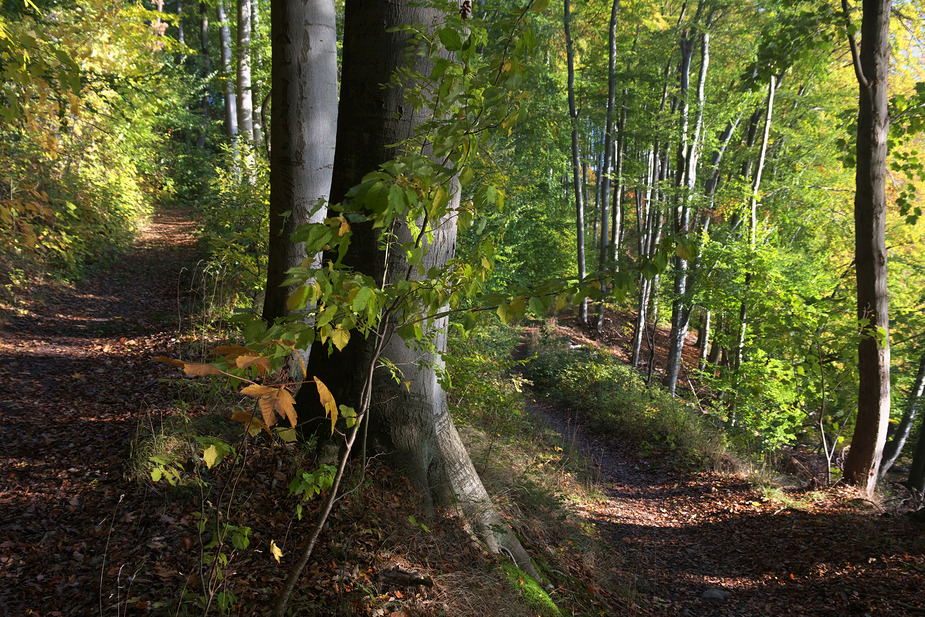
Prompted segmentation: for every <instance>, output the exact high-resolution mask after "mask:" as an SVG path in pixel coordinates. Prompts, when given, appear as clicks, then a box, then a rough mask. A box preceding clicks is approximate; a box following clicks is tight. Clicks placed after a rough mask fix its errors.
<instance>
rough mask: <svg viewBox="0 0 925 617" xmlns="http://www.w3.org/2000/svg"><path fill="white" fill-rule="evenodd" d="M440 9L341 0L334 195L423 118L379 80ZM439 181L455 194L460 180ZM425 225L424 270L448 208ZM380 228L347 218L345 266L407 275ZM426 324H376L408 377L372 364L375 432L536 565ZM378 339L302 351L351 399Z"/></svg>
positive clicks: (387, 278)
mask: <svg viewBox="0 0 925 617" xmlns="http://www.w3.org/2000/svg"><path fill="white" fill-rule="evenodd" d="M441 17H442V14H441V13H440V12H439V11H437V10H435V9H432V8H427V7H423V6H419V5H416V3H414V2H412V0H378V1H377V2H373V3H370V2H366V1H364V0H347V2H346V12H345V23H344V49H343V62H342V79H341V94H340V99H339V100H340V103H339V111H338V120H337V144H338V146H337V148H336V151H335V157H334V175H333V178H332V185H331V201H332V202H341V201H343V200H344V198H345V197H346V194H347V191H348V190H349V189H350V188H351V187H353V186H355V185H356V184H358V183H359V182H360V180H361V179H362V178H363V176H364V175H365V174H366V173H368V172H371V171H374V170H375V169H377V168H378V167H379V165H381V164H382V163H385V162H387V161H389V160H390V159H392V158H393V157H394V156H395V155H396V149H395V146H394V144H400V143H402V142H404V141H405V140H406V139H408V138H409V137H412V136H415V132H416V130H417V128H418V126H419V124H420V123H421V121H423V120H425V119H428V118H429V115H428V114H429V112H428V110H426V109H415V108H412V107H411V106H410V105H409V104H408V102H407V101H406V100H405V98H404V96H403V94H402V89H401V88H400V87H397V86H396V85H395V84H394V83H392V84H390V85H388V86H387V87H384V88H383V87H382V85H381V84H383V82H388V81H389V78H390V76H392V75H393V74H394V73H395V71H396V69H397V68H399V67H402V66H404V65H405V64H406V60H407V58H406V50H405V47H406V44H407V42H408V35H407V33H406V32H405V31H404V30H402V29H399V28H398V27H399V26H401V25H404V24H412V23H419V24H425V25H427V26H436V25H438V24H439V22H440V21H441ZM417 62H418V63H420V64H419V65H418V66H416V67H414V68H415V69H416V70H417V71H420V72H422V73H423V74H425V75H426V74H429V72H430V69H429V67H428V66H427V65H426V61H425V60H424V59H422V58H420V57H417ZM274 88H275V85H274ZM419 145H420V144H419ZM273 149H274V150H275V149H276V144H275V143H274V144H273ZM447 189H448V190H449V191H450V194H451V195H452V196H453V198H454V199H456V200H458V199H459V187H458V185H455V186H450V187H447ZM348 207H349V203H348ZM448 212H454V208H452V207H450V208H449V209H448ZM428 226H429V229H430V230H431V231H432V232H433V241H432V243H430V244H428V251H427V254H426V260H425V263H424V269H425V271H426V270H427V269H429V268H430V267H431V266H435V267H439V266H441V265H443V264H445V263H446V261H447V260H448V259H449V258H450V257H451V256H452V254H453V251H454V247H455V237H456V221H455V215H447V216H446V217H444V218H443V219H442V220H435V221H428ZM389 231H391V232H394V233H395V234H396V236H397V240H395V241H398V242H401V241H402V239H403V238H405V239H407V238H408V235H407V234H408V229H407V227H405V226H402V225H399V226H397V227H396V228H395V229H392V230H389ZM382 233H383V231H382V230H379V229H373V227H372V225H371V224H369V223H357V224H354V225H353V226H352V239H351V244H350V248H349V250H348V252H347V255H346V256H345V258H344V261H343V265H344V266H345V267H347V268H352V269H354V270H356V271H359V272H363V273H365V274H367V275H368V276H371V277H373V278H374V279H375V280H377V281H379V282H382V283H383V284H386V285H388V284H392V283H395V282H397V281H398V280H399V279H402V278H404V277H407V276H411V274H412V273H413V270H412V269H409V268H408V265H407V263H405V262H404V252H403V251H401V250H391V251H388V252H386V251H384V250H383V247H382V244H381V243H380V240H382V239H383V238H382ZM429 332H430V333H432V334H433V336H434V348H433V349H432V350H418V349H412V348H411V347H409V346H408V345H407V344H406V343H405V342H404V341H403V340H402V339H400V338H399V337H397V336H394V335H391V334H390V332H389V331H388V330H386V331H385V332H382V333H381V334H382V336H385V337H386V338H388V341H387V342H386V344H385V347H384V350H383V357H384V358H387V359H388V360H389V361H390V362H391V363H393V364H394V365H395V366H397V367H398V368H399V369H400V370H401V371H402V374H403V377H402V380H403V381H407V382H409V386H408V387H407V388H406V387H405V385H404V384H400V383H397V382H396V380H395V379H394V378H393V376H392V375H391V373H390V372H389V370H388V369H386V368H384V367H378V368H377V369H376V373H375V381H374V390H373V396H372V404H371V408H370V416H369V431H370V434H371V435H373V436H374V437H375V438H376V439H374V440H373V441H376V442H378V443H379V444H380V445H381V448H382V449H383V450H384V451H385V452H387V453H388V454H389V455H390V458H391V460H393V461H394V462H395V463H396V464H398V465H399V466H400V467H401V468H402V469H403V470H404V472H405V474H406V475H407V476H408V478H409V480H410V481H411V483H412V484H413V485H414V487H415V488H416V489H417V490H418V491H420V492H421V494H422V495H423V497H424V499H425V501H426V502H427V503H428V504H432V505H438V504H448V505H453V506H455V507H457V508H458V509H459V511H460V512H461V513H462V516H463V517H464V519H465V520H467V521H468V522H469V524H471V525H472V527H473V529H474V530H475V532H476V533H477V534H478V535H479V536H480V537H481V538H482V539H483V540H484V541H485V542H486V544H487V545H488V546H489V548H491V549H492V550H494V551H496V552H497V551H501V550H504V551H507V552H508V553H509V554H511V555H513V557H514V559H515V561H517V562H518V563H519V564H520V565H521V567H525V568H527V569H528V571H531V570H532V573H535V569H534V568H533V566H532V565H531V563H530V559H529V556H528V555H527V554H526V552H525V551H524V549H523V547H522V546H521V545H520V542H519V541H518V539H517V537H516V536H515V535H514V534H513V533H512V532H511V530H510V529H509V528H508V526H507V525H506V524H505V523H504V521H503V519H501V517H500V515H499V514H498V512H497V510H496V509H495V507H494V505H493V503H492V500H491V498H490V496H489V495H488V493H487V491H486V490H485V488H484V486H483V485H482V482H481V480H480V479H479V477H478V474H477V473H476V471H475V467H474V466H473V465H472V461H471V460H470V458H469V456H468V454H467V453H466V450H465V448H464V447H463V444H462V441H461V440H460V438H459V435H458V433H457V432H456V429H455V426H454V424H453V421H452V418H451V417H450V415H449V410H448V407H447V400H446V393H445V392H444V391H443V388H442V387H441V385H440V383H439V380H438V378H437V374H438V371H439V369H440V368H441V366H442V360H441V355H442V353H443V352H444V351H445V349H446V321H445V320H442V319H441V320H436V322H435V323H433V324H432V325H431V326H430V328H429ZM376 343H377V339H376V337H375V336H370V337H369V338H364V337H363V336H361V335H359V334H357V335H355V336H352V337H351V338H350V342H349V343H348V344H347V346H346V347H344V349H343V350H342V351H333V352H332V353H331V354H330V355H329V354H328V351H327V349H326V348H325V347H324V346H323V345H321V344H320V342H317V343H316V344H315V346H313V348H312V353H311V355H310V358H309V367H308V368H309V375H313V376H317V377H318V378H319V379H321V380H322V381H323V382H324V383H325V384H327V386H328V387H329V388H330V390H331V392H332V394H333V395H334V397H335V400H337V402H338V403H340V404H346V405H350V406H353V407H355V408H359V400H358V397H359V395H360V393H361V392H362V390H363V388H362V384H363V382H364V380H365V379H366V376H365V371H366V370H368V368H369V367H370V365H372V364H374V363H376V360H377V358H376V356H375V351H376ZM296 402H297V411H298V414H299V419H300V423H302V422H305V423H308V425H311V424H312V423H315V422H318V421H319V420H320V419H323V418H324V410H323V409H322V408H321V405H320V402H319V401H318V396H317V394H316V393H312V392H311V389H310V388H303V389H302V390H300V391H299V393H298V395H297V398H296Z"/></svg>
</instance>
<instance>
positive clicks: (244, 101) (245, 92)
mask: <svg viewBox="0 0 925 617" xmlns="http://www.w3.org/2000/svg"><path fill="white" fill-rule="evenodd" d="M237 8H238V40H237V47H238V80H237V95H238V96H237V103H238V129H239V130H240V133H241V136H242V137H244V140H245V141H248V142H250V141H253V137H254V110H253V106H252V105H251V3H250V0H237Z"/></svg>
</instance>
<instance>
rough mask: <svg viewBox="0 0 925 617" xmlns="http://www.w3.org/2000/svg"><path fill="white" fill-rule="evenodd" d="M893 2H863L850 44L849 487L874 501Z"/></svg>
mask: <svg viewBox="0 0 925 617" xmlns="http://www.w3.org/2000/svg"><path fill="white" fill-rule="evenodd" d="M891 6H892V2H891V0H863V2H862V18H861V48H860V51H858V46H857V43H856V41H855V38H854V34H853V31H854V30H853V28H852V27H851V25H850V9H849V7H848V0H842V9H843V11H844V13H845V19H846V21H848V22H849V23H848V27H847V30H848V42H849V45H850V48H851V57H852V60H853V63H854V71H855V75H856V77H857V80H858V91H859V96H858V99H859V103H858V133H857V172H856V174H855V183H856V190H855V196H854V226H855V231H854V234H855V260H854V261H855V268H856V277H857V287H858V291H857V294H858V307H857V311H858V312H857V318H858V327H859V328H860V339H859V342H858V377H859V390H858V415H857V420H856V422H855V427H854V434H853V436H852V438H851V449H850V450H849V452H848V456H847V457H846V459H845V468H844V474H845V479H846V480H847V481H848V482H850V483H852V484H854V485H856V486H857V487H858V488H860V489H861V490H862V491H864V492H865V493H867V494H868V495H869V494H872V493H873V491H874V488H875V486H876V483H877V471H878V469H879V467H880V459H881V456H882V454H883V446H884V443H885V442H886V429H887V425H888V423H889V420H890V335H889V326H890V322H889V303H888V300H887V287H886V282H887V263H886V260H887V256H886V155H887V136H888V134H889V128H890V116H889V107H888V103H889V99H888V96H887V76H888V75H889V68H890V9H891Z"/></svg>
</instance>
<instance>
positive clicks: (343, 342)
mask: <svg viewBox="0 0 925 617" xmlns="http://www.w3.org/2000/svg"><path fill="white" fill-rule="evenodd" d="M331 340H332V341H333V342H334V346H335V347H337V350H338V351H343V350H344V347H346V346H347V343H348V342H349V341H350V331H349V330H345V329H344V328H341V327H340V325H338V326H337V327H336V328H335V329H334V333H333V334H332V335H331Z"/></svg>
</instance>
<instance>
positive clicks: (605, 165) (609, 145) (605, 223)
mask: <svg viewBox="0 0 925 617" xmlns="http://www.w3.org/2000/svg"><path fill="white" fill-rule="evenodd" d="M619 13H620V0H613V4H612V5H611V7H610V39H609V47H608V54H607V55H608V61H607V116H606V118H605V121H604V126H605V128H604V153H603V154H604V160H603V162H602V163H601V174H600V178H601V188H600V213H601V215H600V219H601V232H600V252H599V256H598V269H600V270H601V271H602V272H603V270H604V268H606V267H607V265H608V262H609V261H610V260H611V259H612V258H611V249H610V191H611V184H612V175H613V173H612V168H613V158H614V139H613V132H614V127H613V117H614V107H615V106H616V101H617V17H618V16H619ZM614 223H616V219H614ZM601 291H604V290H603V289H602V290H601ZM598 311H599V312H598V316H597V331H598V332H601V331H602V330H603V328H604V301H603V299H602V300H601V302H600V306H599V308H598Z"/></svg>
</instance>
